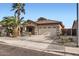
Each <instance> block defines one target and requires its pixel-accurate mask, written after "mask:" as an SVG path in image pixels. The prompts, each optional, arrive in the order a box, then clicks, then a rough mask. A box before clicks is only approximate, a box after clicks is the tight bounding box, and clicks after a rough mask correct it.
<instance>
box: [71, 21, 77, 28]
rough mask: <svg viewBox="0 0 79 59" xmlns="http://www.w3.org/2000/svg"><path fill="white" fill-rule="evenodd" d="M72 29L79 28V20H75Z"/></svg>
mask: <svg viewBox="0 0 79 59" xmlns="http://www.w3.org/2000/svg"><path fill="white" fill-rule="evenodd" d="M72 29H78V20H74V22H73V26H72Z"/></svg>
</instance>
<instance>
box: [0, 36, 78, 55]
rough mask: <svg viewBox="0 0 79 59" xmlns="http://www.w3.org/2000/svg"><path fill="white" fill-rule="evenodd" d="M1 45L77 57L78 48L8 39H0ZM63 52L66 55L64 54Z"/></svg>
mask: <svg viewBox="0 0 79 59" xmlns="http://www.w3.org/2000/svg"><path fill="white" fill-rule="evenodd" d="M0 41H1V42H5V43H1V44H6V45H12V46H17V47H22V48H27V49H32V50H38V51H44V52H47V53H53V54H58V55H79V48H76V47H64V46H59V45H55V44H49V43H41V42H39V43H38V42H34V41H29V40H18V39H17V38H16V39H11V40H10V38H6V37H5V38H0ZM64 51H65V53H66V54H64Z"/></svg>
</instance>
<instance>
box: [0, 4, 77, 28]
mask: <svg viewBox="0 0 79 59" xmlns="http://www.w3.org/2000/svg"><path fill="white" fill-rule="evenodd" d="M11 8H12V4H11V3H0V20H2V19H3V17H5V16H13V15H14V11H11ZM25 11H26V14H25V15H23V14H22V16H24V20H27V19H30V20H33V21H36V20H37V19H38V18H39V17H44V18H47V19H51V20H57V21H61V22H62V23H63V24H64V26H65V28H71V27H72V24H73V21H74V20H76V4H75V3H26V6H25Z"/></svg>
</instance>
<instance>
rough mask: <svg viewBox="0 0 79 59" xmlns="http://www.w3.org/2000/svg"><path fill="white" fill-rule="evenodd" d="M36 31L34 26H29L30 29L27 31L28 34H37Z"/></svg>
mask: <svg viewBox="0 0 79 59" xmlns="http://www.w3.org/2000/svg"><path fill="white" fill-rule="evenodd" d="M34 29H35V28H34V27H33V26H28V27H27V31H28V32H31V33H32V34H35V31H34Z"/></svg>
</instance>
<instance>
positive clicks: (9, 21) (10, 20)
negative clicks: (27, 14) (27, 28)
mask: <svg viewBox="0 0 79 59" xmlns="http://www.w3.org/2000/svg"><path fill="white" fill-rule="evenodd" d="M0 24H1V25H2V26H3V27H5V30H6V33H7V35H8V36H10V34H13V32H12V31H13V28H14V27H15V26H16V25H17V23H16V18H15V17H13V16H8V17H3V20H2V21H0Z"/></svg>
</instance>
